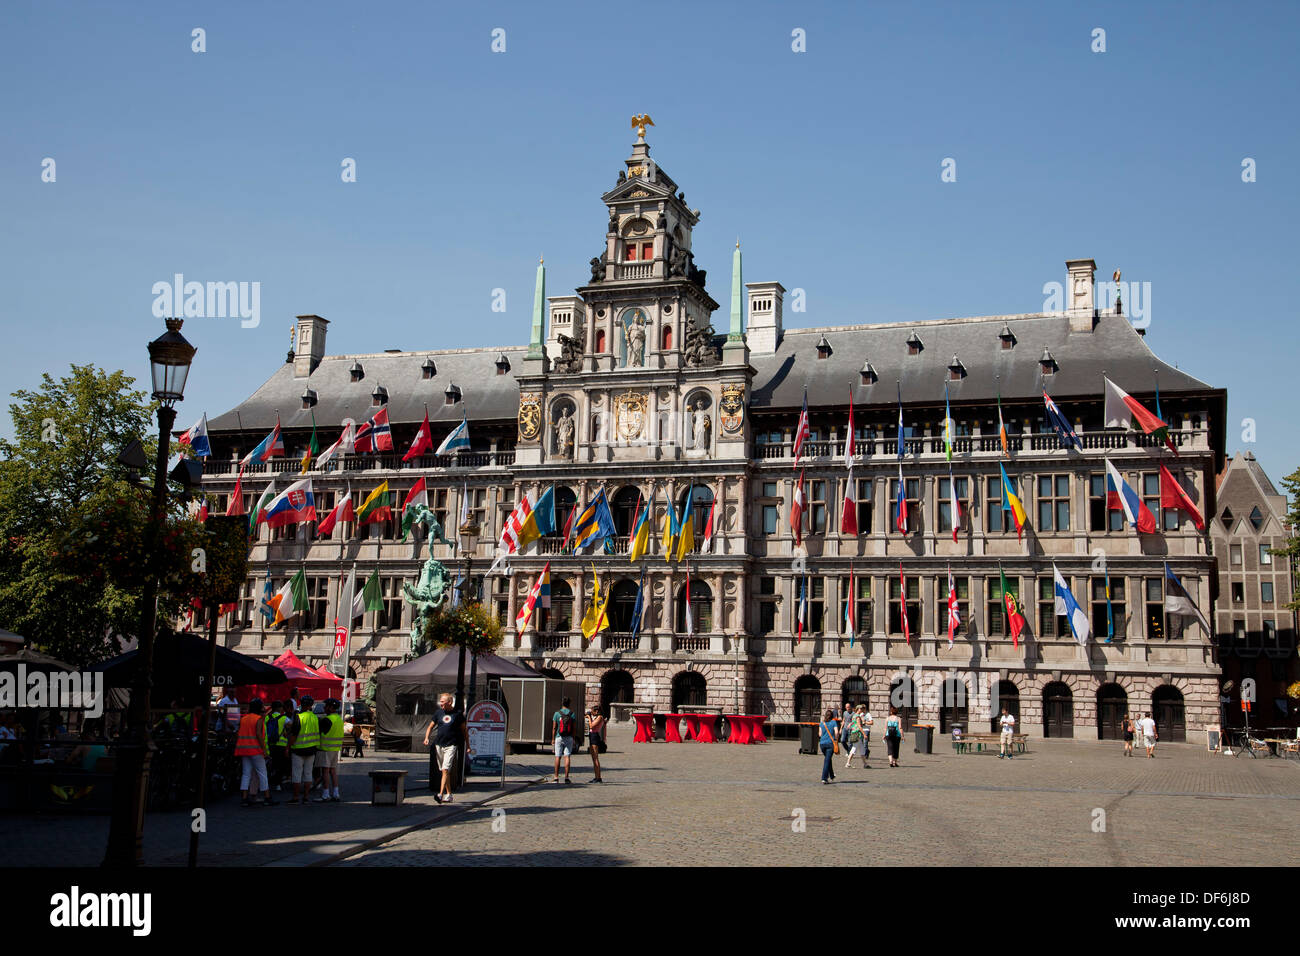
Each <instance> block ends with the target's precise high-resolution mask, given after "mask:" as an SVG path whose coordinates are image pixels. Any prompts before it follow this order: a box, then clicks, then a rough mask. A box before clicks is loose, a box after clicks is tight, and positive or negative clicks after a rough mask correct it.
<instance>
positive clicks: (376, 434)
mask: <svg viewBox="0 0 1300 956" xmlns="http://www.w3.org/2000/svg"><path fill="white" fill-rule="evenodd" d="M353 447H354V448H355V450H356V451H357V453H358V454H366V453H367V452H372V451H375V452H378V451H392V450H393V429H392V428H391V427H390V426H389V424H388V408H387V406H385V407H384V408H381V409H380V410H379V411H377V412H375V414H374V415H372V416H371V417H370V420H369V421H367V422H364V423H363V424H362V425H361V427H360V428H358V429H357V437H356V440H355V441H354V442H353Z"/></svg>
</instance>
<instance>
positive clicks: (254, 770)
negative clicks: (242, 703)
mask: <svg viewBox="0 0 1300 956" xmlns="http://www.w3.org/2000/svg"><path fill="white" fill-rule="evenodd" d="M267 753H268V751H267V745H266V720H265V719H264V718H263V717H262V699H261V698H260V697H254V698H253V699H252V700H251V701H250V702H249V704H248V713H247V714H245V715H244V716H243V717H241V718H240V719H239V734H238V736H237V737H236V738H235V756H236V757H238V758H239V761H240V764H241V773H240V777H239V800H240V802H239V805H240V806H241V807H251V806H252V805H253V804H252V803H251V802H249V799H248V792H249V784H250V783H253V782H255V783H256V785H257V787H258V790H254V791H253V793H254V794H256V793H257V792H259V791H260V792H261V793H262V805H263V806H266V807H270V806H274V805H275V804H276V802H277V801H275V800H272V799H271V785H270V783H269V782H268V780H267V777H266V757H267ZM254 774H256V780H255V781H254V780H253V779H252V778H253V775H254Z"/></svg>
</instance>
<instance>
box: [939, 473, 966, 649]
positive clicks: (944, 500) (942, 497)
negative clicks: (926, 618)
mask: <svg viewBox="0 0 1300 956" xmlns="http://www.w3.org/2000/svg"><path fill="white" fill-rule="evenodd" d="M951 480H952V481H955V482H956V483H957V504H958V506H959V507H960V508H961V515H960V517H959V518H958V523H957V530H958V532H961V531H966V530H969V528H970V479H969V478H965V477H962V478H957V477H954V478H952V479H951ZM935 506H936V508H937V512H938V513H937V518H938V521H939V533H940V534H952V518H953V516H952V488H951V486H950V482H949V479H947V478H940V479H939V499H938V501H936V502H935ZM944 620H945V621H947V617H945V618H944ZM962 620H965V618H963V619H962ZM943 632H944V634H947V633H948V626H947V624H945V625H944V631H943Z"/></svg>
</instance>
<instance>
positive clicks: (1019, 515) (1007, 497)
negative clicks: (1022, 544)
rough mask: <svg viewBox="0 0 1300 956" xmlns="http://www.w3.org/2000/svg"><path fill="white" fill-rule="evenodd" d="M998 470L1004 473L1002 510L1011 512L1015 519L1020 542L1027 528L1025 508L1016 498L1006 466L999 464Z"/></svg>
mask: <svg viewBox="0 0 1300 956" xmlns="http://www.w3.org/2000/svg"><path fill="white" fill-rule="evenodd" d="M998 468H999V469H1001V471H1002V510H1003V511H1010V512H1011V516H1012V517H1013V518H1014V519H1015V522H1016V539H1017V540H1019V538H1020V532H1021V529H1023V528H1024V526H1025V506H1024V505H1022V504H1021V503H1020V499H1019V498H1018V497H1016V491H1015V486H1014V485H1012V484H1011V479H1010V478H1008V477H1007V469H1006V466H1005V465H1003V464H1002V463H1001V462H998Z"/></svg>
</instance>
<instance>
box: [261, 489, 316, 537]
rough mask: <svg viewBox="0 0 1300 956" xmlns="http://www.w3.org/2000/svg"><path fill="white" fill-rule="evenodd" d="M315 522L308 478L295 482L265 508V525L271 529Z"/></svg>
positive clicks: (314, 498) (314, 501) (313, 500)
mask: <svg viewBox="0 0 1300 956" xmlns="http://www.w3.org/2000/svg"><path fill="white" fill-rule="evenodd" d="M315 520H316V497H315V496H314V495H313V494H312V491H311V479H310V478H304V479H303V480H302V481H295V482H294V483H293V484H291V485H290V486H289V487H288V488H286V489H285V490H284V491H282V492H280V493H279V494H278V495H276V496H275V498H274V499H273V500H272V501H271V503H270V504H269V505H267V506H266V523H267V524H268V525H269V526H270V527H272V528H282V527H284V526H285V525H289V524H298V523H299V522H302V521H315Z"/></svg>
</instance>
